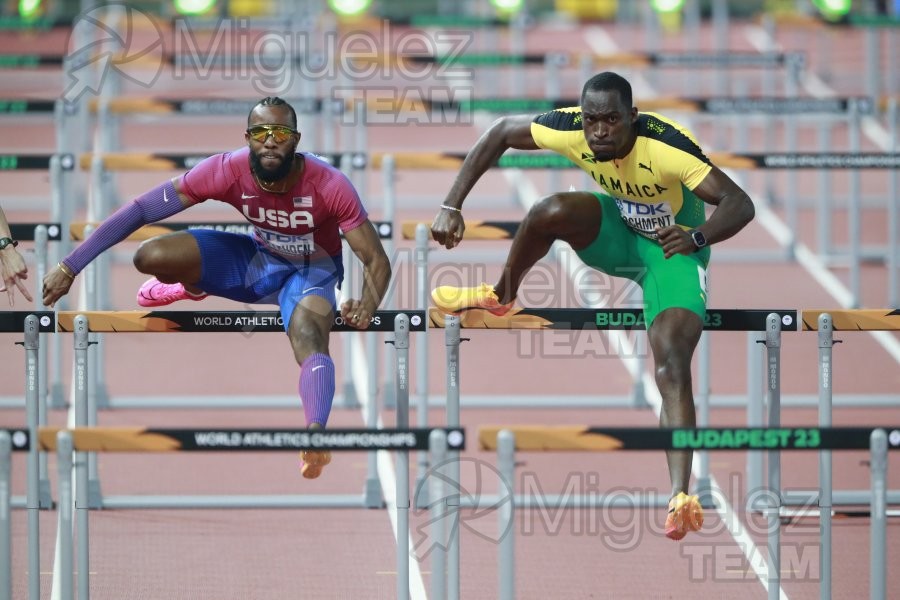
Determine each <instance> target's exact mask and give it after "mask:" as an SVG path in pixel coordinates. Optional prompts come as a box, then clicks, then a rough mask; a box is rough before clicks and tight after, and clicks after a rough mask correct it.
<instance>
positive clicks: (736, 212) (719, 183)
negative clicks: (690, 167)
mask: <svg viewBox="0 0 900 600" xmlns="http://www.w3.org/2000/svg"><path fill="white" fill-rule="evenodd" d="M694 194H696V195H697V197H698V198H700V199H701V200H703V201H704V202H706V203H707V204H712V205H713V206H715V207H716V208H715V210H714V211H713V212H712V214H711V215H710V216H709V220H707V221H706V223H704V224H703V225H701V226H700V227H698V228H697V229H698V230H699V231H701V232H703V235H704V236H705V237H706V240H707V243H709V244H715V243H716V242H721V241H722V240H727V239H728V238H730V237H731V236H733V235H734V234H736V233H737V232H738V231H740V230H741V229H743V228H744V227H746V225H747V224H748V223H749V222H750V221H752V220H753V217H754V215H755V214H756V209H755V208H754V207H753V201H752V200H751V199H750V196H748V195H747V192H745V191H744V190H743V189H742V188H741V187H740V186H739V185H738V184H736V183H735V182H734V180H732V179H731V177H729V176H728V175H726V174H725V173H724V172H722V170H721V169H719V168H718V167H716V166H715V165H713V168H712V170H711V171H710V172H709V174H707V176H706V177H704V178H703V181H701V182H700V185H698V186H697V187H696V188H694ZM658 233H659V243H660V244H661V245H662V247H663V250H664V251H665V254H666V258H669V257H670V256H673V255H675V254H691V253H693V252H695V251H696V250H697V247H696V246H695V245H694V242H693V240H691V236H690V234H688V233H687V232H686V231H685V230H683V229H682V228H681V227H678V226H677V225H670V226H669V227H665V228H662V229H660V230H659V232H658Z"/></svg>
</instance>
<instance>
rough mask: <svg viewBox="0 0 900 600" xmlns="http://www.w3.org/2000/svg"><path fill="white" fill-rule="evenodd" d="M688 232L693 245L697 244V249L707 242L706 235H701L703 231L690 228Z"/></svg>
mask: <svg viewBox="0 0 900 600" xmlns="http://www.w3.org/2000/svg"><path fill="white" fill-rule="evenodd" d="M688 233H689V234H691V239H692V240H693V241H694V245H695V246H697V250H699V249H700V248H703V247H705V246H706V244H707V243H708V242H707V241H706V236H705V235H703V232H702V231H700V230H699V229H691V230H689V231H688Z"/></svg>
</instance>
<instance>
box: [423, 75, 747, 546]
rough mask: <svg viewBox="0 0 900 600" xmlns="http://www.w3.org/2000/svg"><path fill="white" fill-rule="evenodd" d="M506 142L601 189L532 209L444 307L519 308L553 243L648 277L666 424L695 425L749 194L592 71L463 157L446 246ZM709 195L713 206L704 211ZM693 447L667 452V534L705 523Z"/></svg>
mask: <svg viewBox="0 0 900 600" xmlns="http://www.w3.org/2000/svg"><path fill="white" fill-rule="evenodd" d="M507 148H515V149H518V150H538V149H541V148H543V149H547V150H553V151H554V152H557V153H559V154H562V155H563V156H566V157H567V158H569V159H570V160H571V161H572V162H574V163H575V164H577V165H578V166H579V167H581V168H582V169H584V170H585V171H587V172H588V173H590V174H591V177H593V179H594V181H595V182H597V185H598V186H599V187H600V188H601V189H602V190H603V193H591V192H560V193H556V194H552V195H550V196H547V197H546V198H543V199H542V200H541V201H540V202H538V203H537V204H535V205H534V207H533V208H532V209H531V210H530V211H529V212H528V215H526V217H525V220H524V221H523V222H522V224H521V226H520V227H519V230H518V232H517V233H516V236H515V238H514V239H513V243H512V249H511V250H510V254H509V257H508V258H507V260H506V264H505V265H504V267H503V275H502V277H501V279H500V282H499V283H498V284H497V285H496V286H493V287H492V286H490V285H487V284H482V285H481V286H479V287H475V288H454V287H440V288H437V289H436V290H434V291H433V292H432V298H433V299H434V301H435V304H436V305H437V306H438V307H439V308H441V309H442V310H444V311H446V312H457V311H459V310H462V309H466V308H485V309H488V310H490V311H491V312H493V313H495V314H498V315H502V314H505V313H506V312H507V311H509V309H510V308H512V305H513V302H514V300H515V298H516V293H517V291H518V289H519V285H520V283H521V281H522V279H523V277H524V276H525V274H526V272H527V271H528V270H529V269H530V268H531V267H532V266H533V265H534V264H535V263H536V262H537V261H538V260H540V259H541V258H542V257H543V256H544V255H545V254H547V252H548V251H549V250H550V246H551V244H553V242H555V241H556V240H562V241H564V242H566V243H568V244H569V245H570V246H571V247H572V249H573V250H575V251H576V252H577V254H578V256H579V257H580V258H581V259H582V260H583V261H584V262H585V263H587V264H588V265H590V266H592V267H594V268H596V269H598V270H600V271H603V272H605V273H607V274H609V275H616V276H621V277H627V278H629V279H633V280H635V281H636V282H637V283H639V284H640V286H641V288H642V290H643V295H644V316H645V320H646V323H647V330H648V337H649V341H650V348H651V351H652V352H653V359H654V362H655V367H656V384H657V386H658V387H659V392H660V394H661V396H662V399H663V406H662V414H661V415H660V424H661V426H663V427H695V426H696V415H695V411H694V397H693V392H692V389H691V359H692V357H693V353H694V349H695V348H696V346H697V342H698V341H699V340H700V334H701V333H702V331H703V317H704V315H705V313H706V267H707V263H708V262H709V255H710V251H709V247H708V246H709V245H710V244H714V243H716V242H721V241H722V240H725V239H728V238H730V237H731V236H733V235H734V234H736V233H737V232H738V231H740V230H741V229H742V228H743V227H744V226H745V225H747V223H749V222H750V221H751V220H752V219H753V215H754V208H753V202H752V201H751V200H750V198H749V196H748V195H747V194H746V193H745V192H744V190H742V189H741V188H740V187H739V186H738V185H737V184H736V183H734V181H732V180H731V179H730V178H729V177H728V176H727V175H725V174H724V173H723V172H722V171H720V170H719V169H718V168H717V167H716V166H714V165H713V164H712V163H710V161H709V159H708V158H706V156H704V155H703V152H702V151H701V149H700V147H699V146H698V144H697V142H696V140H695V139H694V137H693V136H692V135H691V134H690V133H689V132H688V131H687V130H686V129H685V128H684V127H682V126H681V125H679V124H678V123H675V122H674V121H671V120H669V119H666V118H664V117H662V116H660V115H656V114H653V113H639V112H638V110H637V108H635V107H634V106H633V105H632V96H631V85H630V84H629V83H628V81H626V80H625V79H624V78H623V77H621V76H620V75H618V74H616V73H611V72H605V73H600V74H598V75H595V76H594V77H592V78H591V79H590V80H588V82H587V83H586V84H585V86H584V90H583V91H582V94H581V106H580V107H574V108H565V109H560V110H554V111H551V112H548V113H545V114H542V115H539V116H537V117H535V118H532V117H530V116H515V117H504V118H501V119H499V120H497V121H496V122H495V123H494V124H493V125H492V126H491V128H490V129H489V130H488V131H487V132H486V133H485V134H484V135H482V136H481V138H480V139H479V140H478V142H477V143H476V144H475V147H474V148H472V150H471V151H470V152H469V153H468V155H467V156H466V159H465V162H463V165H462V168H461V170H460V172H459V174H458V175H457V177H456V181H455V182H454V184H453V187H452V188H451V190H450V193H449V194H448V195H447V198H446V200H445V201H444V204H443V205H441V208H440V211H439V212H438V214H437V216H436V217H435V219H434V223H433V224H432V226H431V232H432V235H433V236H434V239H435V240H437V241H438V242H439V243H441V244H443V245H444V246H446V247H447V248H448V249H449V248H453V247H454V246H456V245H457V244H458V243H459V241H460V240H461V239H462V236H463V232H464V231H465V223H464V222H463V218H462V212H461V208H462V204H463V201H464V200H465V198H466V196H467V195H468V193H469V191H470V190H471V189H472V187H473V186H474V185H475V182H476V181H478V179H479V178H480V177H481V175H482V174H484V172H485V171H487V170H488V168H490V167H491V166H492V165H493V164H495V163H496V162H497V160H498V159H499V158H500V156H501V155H502V154H503V153H504V152H505V151H506V150H507ZM704 202H705V203H707V204H711V205H713V206H715V210H713V211H712V213H711V215H710V217H709V219H708V220H707V219H706V215H705V209H704ZM692 458H693V455H692V452H691V451H677V452H676V451H669V452H667V460H668V465H669V475H670V477H671V480H672V498H671V500H670V502H669V514H668V516H667V519H666V535H667V536H668V537H670V538H672V539H674V540H680V539H682V538H683V537H684V536H685V535H686V534H687V532H689V531H698V530H699V529H700V527H701V526H702V524H703V509H702V508H701V507H700V503H699V502H698V500H697V497H696V496H690V495H688V494H687V492H688V485H689V483H690V477H691V460H692Z"/></svg>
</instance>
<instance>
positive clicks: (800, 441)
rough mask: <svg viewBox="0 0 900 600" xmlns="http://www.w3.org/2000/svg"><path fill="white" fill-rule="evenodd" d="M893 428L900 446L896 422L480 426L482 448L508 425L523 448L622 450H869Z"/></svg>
mask: <svg viewBox="0 0 900 600" xmlns="http://www.w3.org/2000/svg"><path fill="white" fill-rule="evenodd" d="M879 428H882V429H886V430H890V431H891V432H892V436H891V444H890V449H892V450H897V449H900V425H898V426H897V427H885V426H879V427H779V428H770V427H705V428H696V429H683V428H663V427H660V428H652V429H651V428H646V427H603V426H587V427H584V426H578V425H504V426H500V425H488V426H482V427H479V428H478V444H479V447H480V448H481V449H482V450H496V449H497V435H498V434H499V433H500V431H502V430H504V429H505V430H508V431H510V432H512V433H513V435H514V436H515V440H516V443H515V449H516V450H519V451H525V450H528V451H560V450H573V451H595V452H596V451H617V450H717V451H721V450H814V451H818V450H868V449H869V445H870V441H871V440H870V437H871V435H872V431H873V430H875V429H879Z"/></svg>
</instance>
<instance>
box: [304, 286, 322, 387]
mask: <svg viewBox="0 0 900 600" xmlns="http://www.w3.org/2000/svg"><path fill="white" fill-rule="evenodd" d="M324 289H325V288H323V287H311V288H306V289H305V290H303V291H302V292H301V293H302V294H305V293H307V292H311V291H313V290H324ZM314 370H315V369H314Z"/></svg>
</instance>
